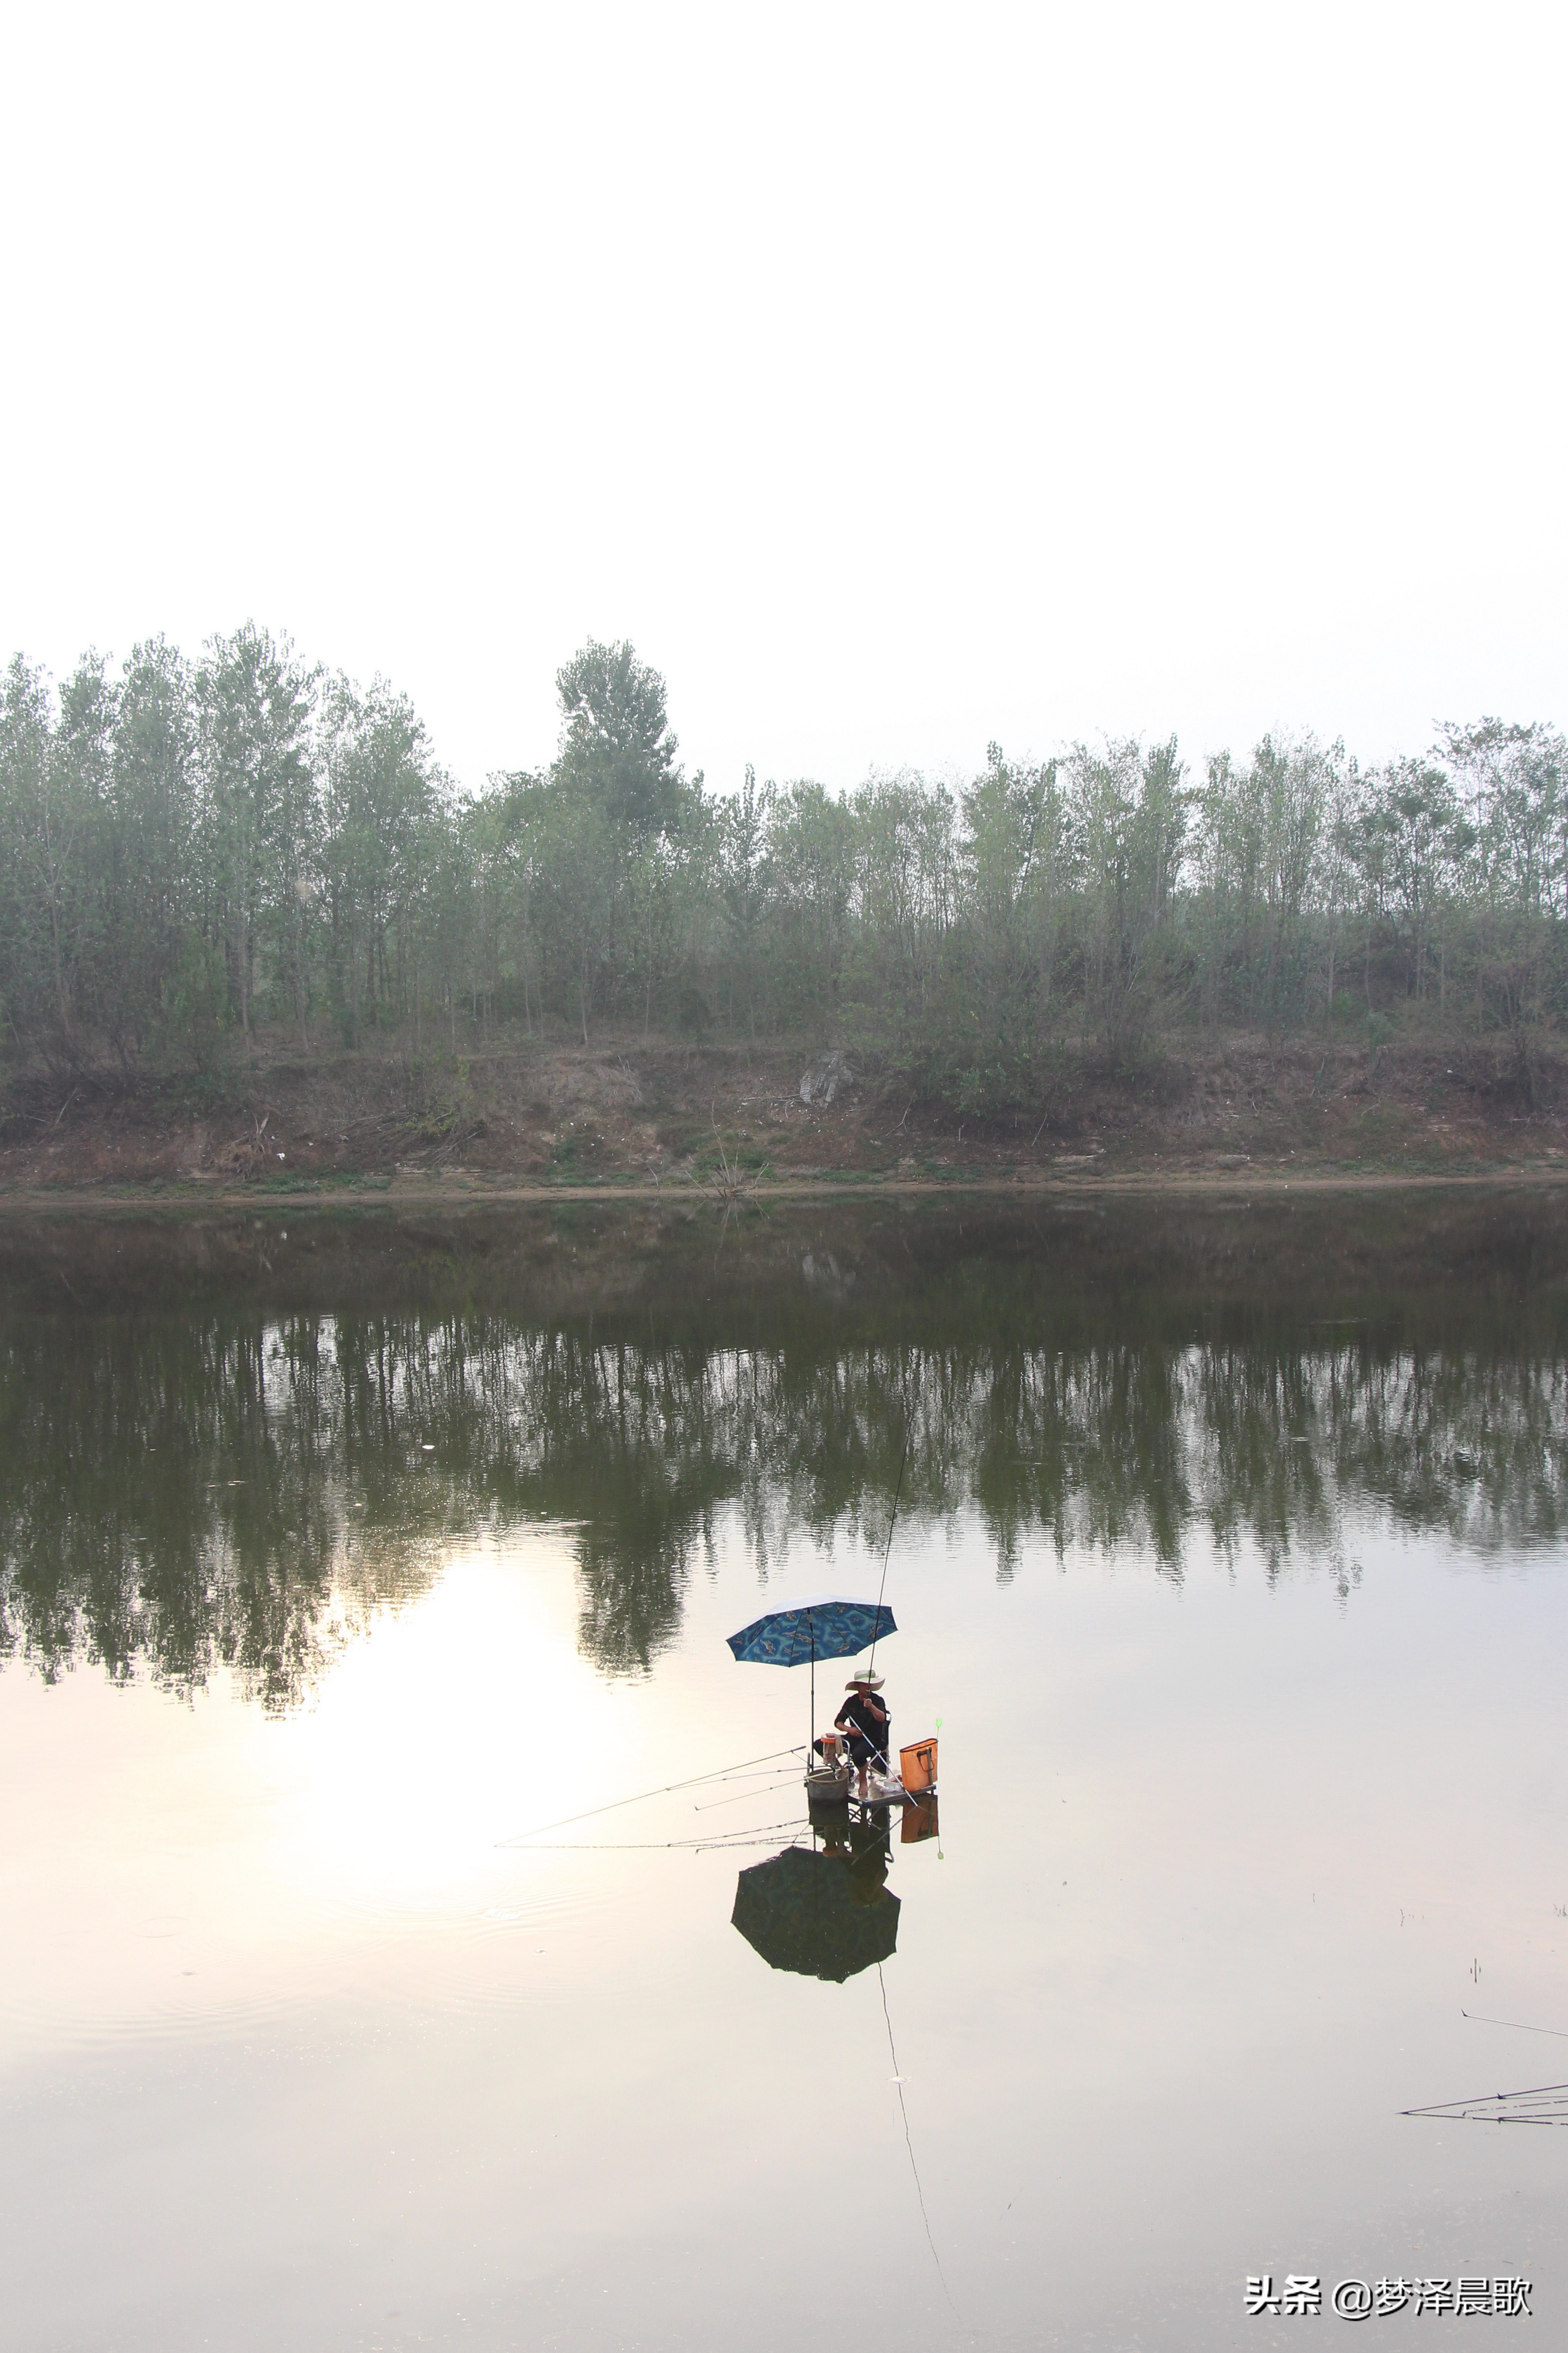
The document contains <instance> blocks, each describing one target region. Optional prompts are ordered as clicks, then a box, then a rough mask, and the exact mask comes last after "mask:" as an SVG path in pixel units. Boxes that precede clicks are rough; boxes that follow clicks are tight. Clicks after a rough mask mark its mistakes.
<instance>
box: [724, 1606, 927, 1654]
mask: <svg viewBox="0 0 1568 2353" xmlns="http://www.w3.org/2000/svg"><path fill="white" fill-rule="evenodd" d="M898 1630H899V1629H898V1625H897V1623H896V1621H895V1620H894V1617H893V1613H892V1611H891V1610H890V1609H888V1608H887V1607H886V1606H885V1605H884V1604H882V1603H880V1602H876V1601H847V1600H846V1599H844V1597H843V1596H842V1594H837V1593H807V1594H805V1595H803V1596H802V1598H801V1599H799V1600H798V1601H792V1602H790V1603H788V1604H787V1605H786V1606H785V1607H784V1609H770V1610H769V1611H768V1612H767V1614H766V1616H765V1617H762V1618H753V1619H752V1622H751V1624H750V1625H749V1626H742V1629H741V1630H740V1632H739V1633H738V1634H731V1635H730V1636H729V1638H728V1639H729V1643H730V1648H731V1651H733V1652H734V1653H735V1656H736V1657H737V1658H738V1659H741V1660H742V1661H744V1662H748V1663H751V1664H755V1665H757V1666H763V1667H804V1666H805V1665H806V1663H807V1662H813V1663H815V1662H816V1660H818V1659H852V1658H853V1657H854V1656H855V1654H856V1652H857V1651H864V1650H865V1649H866V1648H867V1647H868V1644H870V1643H872V1642H879V1641H881V1640H882V1637H883V1636H884V1635H885V1634H896V1633H897V1632H898Z"/></svg>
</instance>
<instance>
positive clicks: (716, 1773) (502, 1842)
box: [496, 1744, 803, 1847]
mask: <svg viewBox="0 0 1568 2353" xmlns="http://www.w3.org/2000/svg"><path fill="white" fill-rule="evenodd" d="M802 1753H803V1751H802V1750H801V1748H800V1746H798V1744H797V1745H796V1746H795V1747H794V1748H770V1749H769V1750H768V1752H767V1754H766V1756H764V1757H742V1758H741V1760H740V1762H739V1763H738V1764H735V1765H716V1766H715V1767H713V1769H712V1771H711V1772H709V1773H693V1774H690V1775H689V1777H688V1778H687V1779H686V1780H684V1781H663V1782H661V1783H660V1784H659V1786H658V1788H657V1789H638V1790H637V1792H636V1794H635V1795H634V1796H632V1797H630V1798H612V1799H610V1801H609V1803H608V1804H607V1805H604V1806H585V1807H584V1810H583V1811H582V1812H581V1813H580V1814H563V1815H562V1817H561V1819H560V1820H559V1821H555V1822H538V1823H536V1824H535V1825H534V1827H533V1829H532V1830H531V1831H518V1832H517V1833H516V1835H515V1836H514V1837H512V1838H504V1839H497V1841H496V1845H497V1846H498V1847H506V1846H521V1845H522V1843H523V1841H524V1840H525V1839H535V1838H542V1837H543V1836H544V1833H545V1831H566V1830H570V1829H571V1828H572V1825H573V1824H574V1822H589V1821H592V1820H594V1819H595V1816H596V1815H598V1814H613V1813H615V1812H616V1810H617V1809H618V1808H619V1807H621V1806H640V1805H641V1804H642V1802H643V1800H644V1799H647V1798H668V1796H669V1795H670V1794H671V1792H672V1791H674V1790H676V1789H695V1788H696V1787H697V1786H698V1784H699V1782H700V1781H722V1780H726V1779H727V1778H729V1776H730V1775H731V1773H743V1772H744V1771H745V1770H746V1768H747V1767H748V1766H751V1765H772V1764H773V1763H774V1762H775V1760H776V1759H777V1758H779V1757H799V1756H800V1755H802Z"/></svg>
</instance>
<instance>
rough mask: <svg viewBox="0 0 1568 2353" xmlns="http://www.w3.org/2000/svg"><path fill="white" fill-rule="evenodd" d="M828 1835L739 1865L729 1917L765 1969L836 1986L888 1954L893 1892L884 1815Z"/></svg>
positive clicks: (895, 1917) (895, 1926)
mask: <svg viewBox="0 0 1568 2353" xmlns="http://www.w3.org/2000/svg"><path fill="white" fill-rule="evenodd" d="M826 1837H827V1841H828V1843H827V1845H826V1847H825V1848H822V1849H817V1848H814V1847H804V1846H787V1847H785V1848H784V1852H782V1853H781V1854H774V1855H770V1856H769V1858H768V1860H767V1861H766V1862H753V1863H752V1864H751V1865H750V1867H749V1868H748V1869H747V1870H745V1871H742V1873H741V1875H740V1878H739V1879H738V1880H737V1881H736V1883H735V1908H734V1910H733V1912H732V1913H731V1915H730V1917H731V1923H732V1925H733V1926H735V1927H737V1928H738V1929H739V1930H740V1932H741V1934H742V1936H744V1938H745V1939H746V1942H747V1943H748V1944H749V1945H750V1946H752V1948H753V1949H754V1950H755V1951H756V1952H758V1953H760V1954H761V1955H762V1957H763V1960H764V1961H766V1963H767V1964H768V1967H769V1968H773V1969H790V1970H793V1971H794V1972H795V1975H796V1976H797V1977H805V1978H826V1979H827V1980H828V1981H829V1982H831V1983H832V1984H835V1985H842V1984H843V1983H844V1980H845V1979H846V1978H852V1977H855V1976H858V1973H859V1971H860V1970H862V1969H868V1968H872V1967H873V1966H874V1965H875V1964H876V1963H877V1962H879V1961H885V1960H887V1959H889V1957H890V1956H891V1954H892V1952H893V1948H894V1947H895V1946H896V1945H897V1943H898V1940H899V1899H898V1897H897V1896H896V1895H895V1894H893V1892H892V1890H891V1888H890V1887H889V1886H888V1884H887V1878H888V1865H889V1862H890V1861H891V1848H890V1844H889V1832H888V1820H887V1816H886V1815H885V1814H883V1815H881V1816H880V1818H879V1819H876V1820H868V1821H866V1822H855V1823H847V1822H843V1821H841V1822H840V1824H839V1826H838V1827H837V1828H835V1829H833V1830H830V1831H827V1832H826Z"/></svg>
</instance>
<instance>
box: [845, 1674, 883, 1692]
mask: <svg viewBox="0 0 1568 2353" xmlns="http://www.w3.org/2000/svg"><path fill="white" fill-rule="evenodd" d="M844 1688H845V1690H846V1691H880V1690H881V1688H882V1678H881V1676H880V1675H851V1676H850V1678H849V1680H848V1682H847V1683H846V1684H845V1686H844Z"/></svg>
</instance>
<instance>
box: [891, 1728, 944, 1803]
mask: <svg viewBox="0 0 1568 2353" xmlns="http://www.w3.org/2000/svg"><path fill="white" fill-rule="evenodd" d="M899 1778H900V1781H902V1783H903V1785H904V1787H905V1788H906V1789H907V1790H908V1791H909V1793H910V1797H911V1798H912V1797H914V1796H915V1795H916V1794H917V1792H918V1791H920V1790H921V1789H934V1788H935V1787H936V1739H935V1736H934V1735H933V1736H932V1737H931V1739H930V1740H911V1741H910V1745H909V1746H908V1747H907V1748H900V1751H899Z"/></svg>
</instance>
